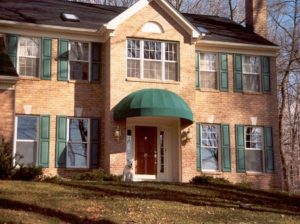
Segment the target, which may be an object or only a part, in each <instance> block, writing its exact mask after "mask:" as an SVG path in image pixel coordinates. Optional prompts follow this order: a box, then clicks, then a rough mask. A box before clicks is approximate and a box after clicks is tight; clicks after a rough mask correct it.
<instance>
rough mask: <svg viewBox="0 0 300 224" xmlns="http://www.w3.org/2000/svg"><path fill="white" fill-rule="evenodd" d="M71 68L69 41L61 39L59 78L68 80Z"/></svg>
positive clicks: (59, 46)
mask: <svg viewBox="0 0 300 224" xmlns="http://www.w3.org/2000/svg"><path fill="white" fill-rule="evenodd" d="M68 70H69V41H68V40H63V39H60V40H59V44H58V73H57V79H58V80H60V81H66V80H68V73H69V72H68Z"/></svg>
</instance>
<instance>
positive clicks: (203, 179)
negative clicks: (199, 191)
mask: <svg viewBox="0 0 300 224" xmlns="http://www.w3.org/2000/svg"><path fill="white" fill-rule="evenodd" d="M190 183H192V184H220V185H228V184H230V182H229V181H228V180H226V179H224V178H219V177H218V178H214V177H212V176H206V175H203V176H195V177H193V179H192V180H191V181H190Z"/></svg>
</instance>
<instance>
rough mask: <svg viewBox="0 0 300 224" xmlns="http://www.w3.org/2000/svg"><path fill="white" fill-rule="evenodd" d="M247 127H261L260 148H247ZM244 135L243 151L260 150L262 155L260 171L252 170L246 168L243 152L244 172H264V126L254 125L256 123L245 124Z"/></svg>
mask: <svg viewBox="0 0 300 224" xmlns="http://www.w3.org/2000/svg"><path fill="white" fill-rule="evenodd" d="M247 128H261V130H262V132H261V133H262V134H261V138H262V141H261V149H257V148H247V147H246V146H247V144H246V135H247ZM244 136H245V139H244V144H245V151H261V155H262V158H261V159H262V164H261V165H262V170H261V171H252V170H247V163H246V152H245V169H246V173H249V174H252V173H253V174H255V173H264V172H265V152H264V151H265V150H264V148H265V145H264V128H263V127H262V126H256V125H247V126H245V128H244Z"/></svg>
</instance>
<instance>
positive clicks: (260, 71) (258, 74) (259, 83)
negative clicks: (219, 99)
mask: <svg viewBox="0 0 300 224" xmlns="http://www.w3.org/2000/svg"><path fill="white" fill-rule="evenodd" d="M244 57H258V58H259V73H250V72H244ZM244 75H257V76H259V77H258V91H255V90H245V89H244V88H243V92H248V93H260V92H261V91H262V81H261V78H262V60H261V56H259V55H249V54H242V83H243V86H244Z"/></svg>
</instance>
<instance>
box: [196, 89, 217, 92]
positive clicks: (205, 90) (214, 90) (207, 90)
mask: <svg viewBox="0 0 300 224" xmlns="http://www.w3.org/2000/svg"><path fill="white" fill-rule="evenodd" d="M196 90H198V91H200V92H211V93H220V92H221V91H220V90H219V89H205V88H204V89H203V88H196Z"/></svg>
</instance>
